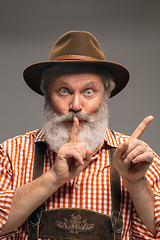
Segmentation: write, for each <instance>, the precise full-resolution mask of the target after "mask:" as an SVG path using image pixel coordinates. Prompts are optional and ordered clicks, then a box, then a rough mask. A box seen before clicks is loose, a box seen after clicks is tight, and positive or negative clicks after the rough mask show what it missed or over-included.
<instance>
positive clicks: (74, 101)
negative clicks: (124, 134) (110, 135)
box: [44, 73, 109, 153]
mask: <svg viewBox="0 0 160 240" xmlns="http://www.w3.org/2000/svg"><path fill="white" fill-rule="evenodd" d="M51 80H52V79H51ZM48 95H49V99H48V98H46V99H45V100H46V102H45V108H44V131H45V136H46V141H47V143H48V144H49V146H50V147H51V149H52V150H53V151H55V152H57V151H58V149H59V148H60V147H61V146H62V145H63V144H65V143H67V142H68V139H69V134H70V132H71V128H72V124H73V118H74V116H75V115H76V116H77V118H78V119H79V122H80V124H79V127H78V136H77V141H79V142H85V143H86V147H87V148H90V149H91V150H92V152H93V153H94V152H96V151H97V150H98V149H99V148H100V147H101V146H102V144H103V141H104V136H105V133H106V128H107V125H108V114H107V101H108V97H109V95H108V94H107V93H106V91H105V89H104V84H103V81H102V79H101V77H100V76H99V75H96V74H92V73H85V74H69V75H68V74H67V75H62V76H60V77H58V78H56V79H55V80H53V81H51V82H50V84H49V87H48Z"/></svg>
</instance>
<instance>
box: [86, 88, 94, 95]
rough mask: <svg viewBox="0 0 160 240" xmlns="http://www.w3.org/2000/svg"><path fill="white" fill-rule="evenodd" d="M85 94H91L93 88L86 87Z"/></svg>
mask: <svg viewBox="0 0 160 240" xmlns="http://www.w3.org/2000/svg"><path fill="white" fill-rule="evenodd" d="M85 94H86V95H91V94H93V90H92V89H87V90H86V91H85Z"/></svg>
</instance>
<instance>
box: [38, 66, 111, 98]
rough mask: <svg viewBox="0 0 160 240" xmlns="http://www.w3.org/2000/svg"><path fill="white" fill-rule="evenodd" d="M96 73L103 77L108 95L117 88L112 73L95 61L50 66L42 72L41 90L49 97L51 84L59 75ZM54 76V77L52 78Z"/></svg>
mask: <svg viewBox="0 0 160 240" xmlns="http://www.w3.org/2000/svg"><path fill="white" fill-rule="evenodd" d="M83 73H94V74H97V75H99V76H100V77H101V79H102V81H103V84H104V88H105V91H106V92H107V95H108V94H109V93H110V92H111V91H112V90H113V89H114V88H115V82H114V80H113V77H112V75H111V74H110V73H109V72H108V71H107V70H106V69H105V68H104V67H102V66H100V65H98V64H93V63H66V62H65V63H57V64H55V65H53V66H51V67H48V68H47V69H46V70H45V71H44V72H43V74H42V80H41V91H42V92H43V94H44V96H45V97H47V98H48V87H49V84H50V83H51V82H52V81H54V80H55V79H56V78H57V77H59V76H61V75H66V74H83ZM51 77H52V78H51Z"/></svg>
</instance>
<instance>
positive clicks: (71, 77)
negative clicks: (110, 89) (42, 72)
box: [50, 73, 104, 87]
mask: <svg viewBox="0 0 160 240" xmlns="http://www.w3.org/2000/svg"><path fill="white" fill-rule="evenodd" d="M50 83H51V84H53V85H64V86H65V85H66V86H70V85H71V86H74V85H77V86H86V87H87V86H88V87H89V86H90V87H92V86H97V87H98V86H101V87H102V86H103V87H104V84H103V81H102V78H101V76H99V75H98V74H95V73H78V74H74V73H70V74H63V75H60V76H57V77H55V76H54V75H53V76H51V78H50Z"/></svg>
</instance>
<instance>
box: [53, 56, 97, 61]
mask: <svg viewBox="0 0 160 240" xmlns="http://www.w3.org/2000/svg"><path fill="white" fill-rule="evenodd" d="M59 60H85V61H99V59H97V58H93V57H89V56H84V55H63V56H59V57H56V58H54V59H52V60H51V61H59Z"/></svg>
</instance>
